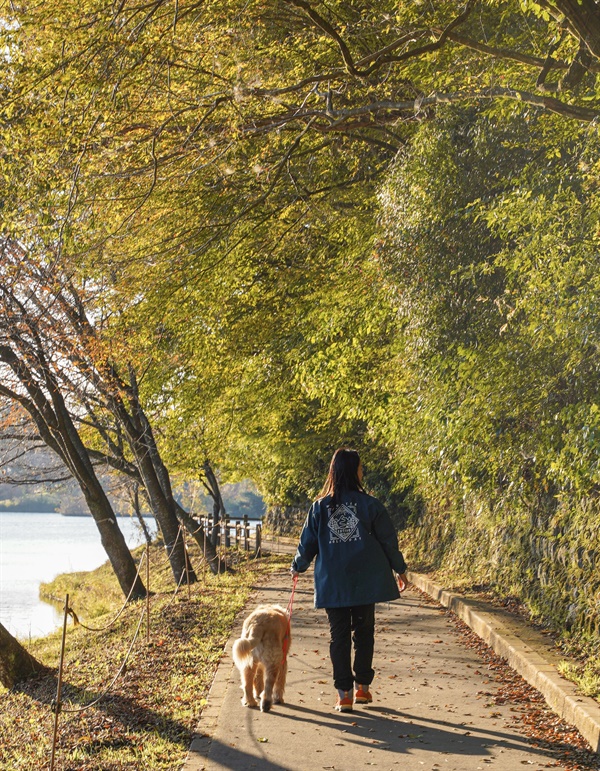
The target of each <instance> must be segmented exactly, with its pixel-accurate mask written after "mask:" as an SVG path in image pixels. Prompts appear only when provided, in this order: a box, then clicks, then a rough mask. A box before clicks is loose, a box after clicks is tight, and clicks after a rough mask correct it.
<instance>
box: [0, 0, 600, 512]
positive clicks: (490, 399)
mask: <svg viewBox="0 0 600 771" xmlns="http://www.w3.org/2000/svg"><path fill="white" fill-rule="evenodd" d="M0 37H1V42H0V45H1V46H2V48H3V50H4V51H5V52H6V54H5V56H4V58H3V60H2V62H1V64H0V88H1V89H2V97H3V98H2V102H1V105H0V196H1V199H2V206H1V209H0V223H1V230H2V234H3V237H4V238H7V239H11V242H12V243H16V244H19V245H20V246H21V248H23V249H24V250H25V251H26V253H27V254H28V255H29V256H30V257H31V258H32V259H38V260H43V261H44V265H45V269H46V270H47V271H48V275H49V276H52V275H60V276H62V277H63V278H64V277H67V278H69V279H71V278H72V279H73V281H74V282H75V284H76V285H77V286H78V287H79V288H80V290H81V293H82V297H87V298H90V297H91V298H93V301H92V308H91V309H90V311H89V314H90V315H89V316H88V318H89V319H90V321H91V322H92V325H93V327H94V330H95V332H94V334H95V336H96V337H95V342H94V351H93V355H94V356H96V357H97V356H98V355H99V352H102V356H103V357H104V358H103V361H110V362H111V366H113V365H114V367H115V370H114V371H115V372H118V373H119V378H116V377H115V378H114V379H113V380H110V382H109V381H106V383H105V385H106V388H107V392H110V393H111V394H112V396H111V398H113V399H117V396H118V397H119V398H121V396H122V394H123V393H124V392H126V391H127V388H129V387H130V385H131V379H130V378H129V375H131V374H132V373H135V391H136V399H137V400H138V402H139V407H140V409H141V410H142V412H143V414H144V415H145V416H146V417H147V419H148V422H149V424H150V426H151V429H152V436H153V437H155V440H156V448H157V452H159V454H160V457H161V459H162V460H163V461H164V463H163V466H164V467H165V468H168V469H169V471H170V472H171V473H174V474H175V475H180V476H181V478H184V479H186V478H187V479H190V478H194V477H197V475H198V474H200V473H201V471H200V470H201V469H202V468H203V467H204V464H205V463H207V462H208V463H210V464H211V466H214V467H216V468H218V469H219V470H220V472H221V474H222V475H223V477H224V478H227V479H231V480H239V479H242V478H245V477H250V478H252V479H253V480H254V481H255V482H256V483H257V484H258V486H259V487H260V490H261V492H262V493H263V494H264V495H265V497H266V499H267V501H268V502H269V503H293V502H297V501H304V500H305V499H306V497H307V496H308V497H310V496H313V495H315V494H316V493H317V491H318V489H319V487H320V482H321V479H322V477H323V475H324V473H325V471H326V466H327V462H328V459H329V457H330V454H331V452H332V451H333V450H334V449H335V447H336V446H338V445H340V444H345V443H347V444H353V445H355V446H356V447H357V448H358V449H359V450H361V451H365V454H366V457H367V458H371V459H372V462H371V463H369V462H367V464H366V465H367V472H369V470H370V474H369V473H368V474H367V478H368V481H370V484H371V486H372V489H374V490H377V491H381V492H382V494H384V495H385V496H387V499H388V500H390V501H393V500H394V498H393V495H394V494H396V495H402V496H404V495H406V494H407V491H411V495H412V496H413V497H412V500H413V502H414V510H415V512H418V511H420V510H421V509H419V506H425V507H427V505H429V507H430V509H431V508H432V504H433V501H436V502H439V501H445V502H446V503H444V504H443V505H444V506H446V505H448V506H449V505H450V504H448V503H447V502H448V501H452V506H453V507H454V508H455V509H460V507H461V506H463V502H464V500H466V499H467V498H468V497H469V496H471V498H473V497H474V498H477V500H478V501H481V500H483V501H484V503H483V504H481V505H482V506H483V507H484V508H485V507H487V508H488V509H490V510H494V511H495V510H496V508H497V505H498V501H499V500H502V501H507V500H509V499H510V500H511V501H513V502H514V501H517V503H518V502H519V501H521V502H522V501H523V500H525V499H527V500H528V501H530V502H531V501H533V503H531V505H532V506H533V507H534V508H535V505H537V504H536V503H535V502H536V501H538V502H539V500H541V498H544V499H546V498H551V499H552V501H553V502H554V503H553V504H552V505H554V506H558V504H559V502H560V501H561V500H567V499H569V500H582V499H583V498H586V500H587V499H593V498H594V496H595V495H596V494H597V489H598V487H597V486H598V430H599V417H598V405H597V393H598V372H597V365H596V360H597V348H598V340H597V334H598V330H597V324H596V321H595V319H596V318H597V312H596V311H597V302H598V299H597V298H598V289H597V274H598V271H597V266H596V263H597V251H598V244H597V239H598V212H599V207H598V200H597V195H598V194H597V185H596V179H597V176H598V157H599V154H598V136H597V131H598V130H597V123H598V117H599V111H600V101H599V97H600V94H599V93H598V87H599V86H598V73H599V72H600V9H599V7H598V5H597V3H596V2H594V0H556V1H552V2H551V1H550V0H543V1H542V2H533V1H532V0H521V1H520V2H517V1H516V0H502V1H501V0H467V1H466V2H465V3H464V4H462V5H457V4H456V3H450V2H442V3H436V4H432V3H425V2H398V1H397V0H394V2H391V1H390V0H385V1H384V2H382V3H378V4H377V5H376V6H375V5H374V4H372V3H365V2H362V1H361V0H351V2H340V1H338V0H332V1H331V2H327V3H325V2H322V1H321V0H250V2H243V3H242V2H240V0H226V1H225V2H221V1H219V2H212V1H211V0H208V2H203V3H198V2H194V0H177V1H176V2H174V1H173V0H154V1H153V2H149V3H140V2H137V0H136V1H134V0H123V1H122V2H119V3H109V2H106V0H84V2H83V3H80V4H78V5H77V6H74V5H73V4H72V3H71V2H67V0H48V1H47V2H46V3H44V4H41V5H39V4H35V5H29V4H19V3H17V2H14V3H11V4H10V7H8V8H6V9H4V17H3V24H2V27H1V31H0ZM61 282H62V279H61ZM48 285H49V287H50V292H52V281H51V280H50V281H49V284H48ZM61 285H62V284H61ZM55 294H56V298H57V299H58V298H59V295H60V292H59V290H58V289H56V293H55ZM86 303H87V301H86ZM84 304H85V303H84ZM80 343H81V341H79V343H78V344H77V345H79V344H80ZM123 373H127V377H125V375H124V374H123ZM128 378H129V379H128ZM113 403H114V402H113ZM104 409H105V407H103V410H104ZM106 414H108V413H107V412H102V415H103V416H104V415H106ZM122 418H123V419H125V416H124V415H122ZM101 428H102V425H101V423H100V424H98V423H97V424H96V425H91V426H89V436H88V438H89V443H90V446H91V447H93V449H94V450H95V452H97V453H101V452H106V450H107V447H106V445H107V444H108V441H107V436H108V435H107V434H106V432H105V434H104V435H103V433H102V430H100V429H101ZM131 453H132V451H131V450H127V452H126V458H125V460H126V461H127V462H131V461H132V460H133V456H132V454H131ZM511 496H512V498H511ZM561 496H562V497H561ZM569 496H571V497H569ZM471 498H469V500H471ZM436 505H437V504H436ZM478 505H479V504H478ZM515 505H517V504H515ZM519 505H521V504H519ZM528 505H529V504H528ZM414 516H417V514H414ZM530 525H531V522H530Z"/></svg>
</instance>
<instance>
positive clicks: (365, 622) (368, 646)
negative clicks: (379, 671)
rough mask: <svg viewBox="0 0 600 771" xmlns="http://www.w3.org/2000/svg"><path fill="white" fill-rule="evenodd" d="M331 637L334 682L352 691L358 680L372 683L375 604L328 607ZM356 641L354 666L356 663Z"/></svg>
mask: <svg viewBox="0 0 600 771" xmlns="http://www.w3.org/2000/svg"><path fill="white" fill-rule="evenodd" d="M326 612H327V618H328V619H329V629H330V631H331V640H330V642H329V655H330V656H331V663H332V664H333V683H334V685H335V687H336V688H339V689H341V690H342V691H351V690H352V686H353V684H354V683H358V684H360V685H369V684H370V683H371V682H372V681H373V677H374V675H375V673H374V672H373V669H372V664H373V648H374V646H375V605H358V606H356V607H354V608H326ZM352 643H354V665H352V660H351V659H352Z"/></svg>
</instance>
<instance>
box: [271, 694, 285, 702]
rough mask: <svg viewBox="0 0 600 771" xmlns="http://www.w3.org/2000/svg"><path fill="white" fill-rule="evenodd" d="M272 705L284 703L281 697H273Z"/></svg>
mask: <svg viewBox="0 0 600 771" xmlns="http://www.w3.org/2000/svg"><path fill="white" fill-rule="evenodd" d="M273 704H285V701H284V700H283V696H274V697H273Z"/></svg>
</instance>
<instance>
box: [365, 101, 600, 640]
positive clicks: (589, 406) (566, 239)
mask: <svg viewBox="0 0 600 771" xmlns="http://www.w3.org/2000/svg"><path fill="white" fill-rule="evenodd" d="M561 129H562V126H561V125H560V124H559V123H557V122H556V120H555V119H553V118H552V119H548V118H546V117H544V116H538V115H535V114H533V115H531V114H526V115H522V114H521V113H518V114H515V115H513V116H511V117H510V119H509V120H504V121H502V122H501V123H499V122H498V121H497V119H496V117H495V116H494V115H493V114H492V115H482V114H480V113H477V112H475V111H468V112H462V111H461V112H455V113H446V114H445V115H444V116H443V117H442V116H439V120H438V121H437V122H436V123H435V124H433V123H432V124H429V125H426V126H423V127H422V128H421V129H420V131H419V133H418V135H417V136H416V137H415V141H414V143H413V144H412V146H411V149H410V151H408V152H407V153H405V154H403V155H402V156H401V157H400V158H399V159H398V161H397V163H396V164H395V167H394V169H393V171H392V172H391V173H390V175H389V177H388V180H387V182H386V185H385V187H384V191H383V194H382V206H383V212H384V218H383V226H384V229H385V231H386V241H385V244H384V245H383V246H382V249H381V253H380V262H381V265H382V268H381V271H382V275H383V277H384V278H383V281H384V282H385V284H386V286H387V287H388V289H389V291H390V292H391V293H393V296H394V298H395V303H396V307H397V311H398V318H399V324H400V326H401V331H399V333H398V335H397V337H396V339H395V343H394V354H393V355H394V357H395V361H396V368H395V372H396V374H397V376H400V377H396V379H395V380H396V384H397V385H396V387H395V388H394V394H393V396H392V401H391V403H390V412H389V415H388V418H390V419H389V420H388V422H387V424H386V425H382V426H381V430H382V432H383V434H384V435H385V437H386V442H387V443H388V445H389V447H390V448H393V453H394V457H395V458H396V461H397V462H398V463H399V464H400V465H402V466H403V467H404V468H405V469H406V472H407V475H408V477H409V478H410V479H411V480H412V481H413V484H414V489H415V491H416V492H417V494H418V497H419V498H420V502H419V503H418V504H417V506H416V511H415V514H414V517H413V520H412V522H413V525H414V527H413V537H414V538H415V543H416V544H417V546H418V552H417V553H418V555H419V559H420V561H421V563H422V564H424V565H427V566H435V567H438V568H441V569H442V570H444V569H449V570H450V571H451V572H452V573H453V574H454V576H461V577H462V578H463V579H467V580H470V581H471V582H473V583H482V582H483V583H489V584H491V585H493V586H495V587H496V588H497V590H498V591H499V592H501V593H503V594H516V595H517V596H520V597H521V598H523V599H525V600H526V601H528V603H529V604H530V607H531V608H532V609H533V610H534V611H535V612H538V613H540V614H542V615H543V616H545V617H546V618H547V619H548V618H549V619H552V621H553V622H554V623H555V624H556V625H558V626H559V627H561V628H565V629H573V630H577V632H578V633H579V634H581V633H582V632H584V633H586V634H590V635H596V634H597V631H598V623H599V617H598V607H597V592H598V579H597V575H596V574H597V560H598V534H599V530H598V528H599V526H598V508H597V492H598V483H599V481H600V480H599V475H598V436H599V433H598V428H599V407H598V403H597V402H598V385H599V381H598V363H597V350H598V343H599V338H598V334H599V330H598V325H597V318H598V310H599V307H598V302H599V300H600V297H599V295H598V289H599V278H598V238H599V231H598V215H599V213H600V211H599V208H598V193H597V183H596V180H597V173H598V158H599V155H598V151H599V149H600V148H599V144H598V136H597V133H596V131H592V132H590V131H588V130H581V131H578V130H572V131H571V137H570V138H569V140H564V139H563V138H562V133H561ZM442 575H443V573H442Z"/></svg>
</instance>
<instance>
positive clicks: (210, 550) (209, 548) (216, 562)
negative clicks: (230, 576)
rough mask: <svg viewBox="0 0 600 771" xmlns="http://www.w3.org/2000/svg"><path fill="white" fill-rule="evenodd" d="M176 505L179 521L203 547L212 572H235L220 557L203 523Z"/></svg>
mask: <svg viewBox="0 0 600 771" xmlns="http://www.w3.org/2000/svg"><path fill="white" fill-rule="evenodd" d="M175 505H176V506H177V517H178V519H179V521H180V522H181V524H182V525H183V526H184V527H185V528H186V530H187V531H188V533H189V534H190V535H191V536H192V538H193V539H194V540H195V541H196V543H197V544H198V546H199V547H200V549H202V553H203V554H204V555H205V556H206V561H207V562H208V566H209V568H210V570H211V573H214V574H215V575H216V574H217V573H233V572H234V571H233V569H232V568H230V567H229V565H228V564H227V562H226V561H225V560H220V559H219V555H218V554H217V550H216V549H215V547H214V546H213V544H212V543H211V540H210V538H208V536H207V534H206V530H205V529H204V528H203V527H202V525H201V524H200V523H199V522H197V521H196V520H195V519H194V518H193V517H192V516H190V515H189V514H188V512H187V511H186V510H185V509H184V508H182V507H181V506H180V505H179V504H178V503H176V504H175Z"/></svg>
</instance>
